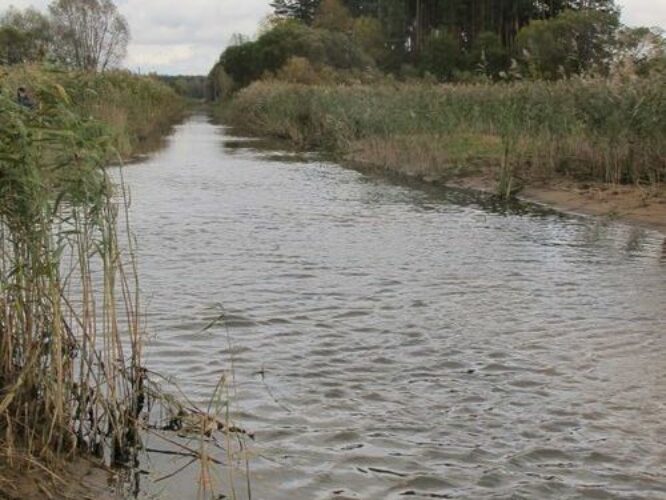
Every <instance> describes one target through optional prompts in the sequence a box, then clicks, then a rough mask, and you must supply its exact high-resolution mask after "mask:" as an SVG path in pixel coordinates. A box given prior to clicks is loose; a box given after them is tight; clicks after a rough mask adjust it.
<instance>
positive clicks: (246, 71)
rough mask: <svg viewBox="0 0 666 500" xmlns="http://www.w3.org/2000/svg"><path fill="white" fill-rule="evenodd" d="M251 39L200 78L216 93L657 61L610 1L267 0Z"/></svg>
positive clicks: (460, 78) (593, 70)
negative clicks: (268, 11) (269, 83)
mask: <svg viewBox="0 0 666 500" xmlns="http://www.w3.org/2000/svg"><path fill="white" fill-rule="evenodd" d="M271 6H272V7H273V15H272V16H271V17H270V18H269V19H267V20H266V21H265V22H264V23H263V25H262V26H261V29H260V32H259V35H258V36H257V37H256V38H255V39H248V38H244V37H242V36H235V37H234V39H233V40H232V43H231V44H230V46H229V47H228V48H227V49H226V50H225V51H224V52H223V53H222V55H221V57H220V59H219V61H218V63H217V64H216V65H215V67H214V68H213V69H212V71H211V73H210V75H209V89H208V92H209V94H210V96H212V97H213V98H215V99H218V98H223V97H224V96H225V95H228V94H229V93H230V92H233V91H234V90H237V89H239V88H242V87H244V86H246V85H248V84H250V83H251V82H253V81H255V80H259V79H265V78H276V79H278V80H285V81H292V82H297V83H306V84H307V83H310V84H312V83H354V82H364V83H371V82H372V81H376V80H377V79H382V78H386V77H387V76H389V77H393V78H398V79H403V80H405V79H411V78H420V79H427V80H434V81H440V82H447V81H449V82H472V81H481V80H484V81H485V80H491V81H497V80H514V79H545V80H557V79H560V78H568V77H571V76H573V75H584V74H585V75H591V76H607V75H609V74H610V72H611V71H612V69H613V68H617V67H619V66H618V65H619V64H620V63H621V64H625V63H626V64H628V66H630V67H631V71H632V72H635V73H636V74H638V75H641V74H647V73H649V72H651V71H661V70H663V69H664V68H666V62H665V61H666V57H665V54H666V43H665V40H664V36H663V33H662V31H660V30H659V29H656V28H628V27H626V26H622V24H621V23H620V12H619V9H618V8H617V6H616V5H615V3H614V1H613V0H275V1H273V2H272V3H271Z"/></svg>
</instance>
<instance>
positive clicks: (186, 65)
mask: <svg viewBox="0 0 666 500" xmlns="http://www.w3.org/2000/svg"><path fill="white" fill-rule="evenodd" d="M616 1H617V3H618V5H619V6H621V7H622V20H623V22H625V23H626V24H629V25H631V26H638V25H640V26H662V27H664V28H666V0H616ZM49 3H50V0H0V11H1V10H4V9H5V8H7V7H9V6H10V5H15V6H16V7H19V8H25V7H29V6H33V7H36V8H39V9H41V10H45V9H46V7H47V6H48V4H49ZM116 3H117V5H118V8H119V10H120V11H121V12H122V13H123V15H125V16H126V17H127V19H128V21H129V23H130V28H131V30H132V42H131V44H130V46H129V50H128V57H127V60H126V62H125V64H126V66H127V67H128V68H130V69H132V70H138V69H141V71H144V72H147V71H156V72H159V73H170V74H176V73H181V74H206V73H207V72H208V71H209V70H210V68H211V67H212V66H213V64H214V63H215V61H216V60H217V58H218V57H219V55H220V53H221V52H222V50H223V49H224V47H225V45H226V44H227V42H228V41H229V39H230V38H231V35H232V34H234V33H242V34H244V35H253V34H255V33H256V31H257V27H258V25H259V22H260V21H261V20H262V19H263V18H264V17H265V16H266V15H267V14H269V13H270V10H271V9H270V7H269V0H179V1H173V0H171V1H168V0H116Z"/></svg>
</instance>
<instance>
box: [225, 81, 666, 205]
mask: <svg viewBox="0 0 666 500" xmlns="http://www.w3.org/2000/svg"><path fill="white" fill-rule="evenodd" d="M665 84H666V79H665V78H664V76H659V75H657V76H653V77H650V78H645V79H640V80H626V81H611V80H604V79H589V80H588V79H582V78H575V79H569V80H562V81H558V82H547V81H531V82H513V83H500V84H498V83H494V84H492V83H488V84H458V85H433V84H427V83H417V84H384V85H378V86H364V85H355V86H354V85H352V86H330V85H329V86H327V85H319V86H316V85H310V86H308V85H300V84H292V83H284V82H279V81H262V82H257V83H254V84H252V85H251V86H249V87H248V88H246V89H244V90H242V91H240V92H239V93H238V94H237V95H236V96H235V97H234V99H233V100H232V101H231V102H230V103H229V104H228V105H227V106H226V108H225V110H224V116H225V117H226V118H227V120H229V122H230V123H231V124H233V125H236V126H239V127H241V128H243V129H245V130H246V131H248V132H251V133H256V134H262V135H270V136H274V137H279V138H283V139H287V140H289V141H291V142H292V143H294V144H296V145H298V146H300V147H307V148H313V147H314V148H324V149H327V150H329V151H332V152H335V153H337V154H338V155H339V156H340V157H342V158H344V159H346V160H350V161H353V162H360V163H363V164H366V165H371V166H375V167H381V168H385V169H388V170H391V171H395V172H398V173H404V174H409V175H416V176H419V177H422V178H429V179H439V180H443V181H446V180H450V179H452V178H456V177H465V176H471V175H478V174H479V173H480V172H482V171H483V172H486V173H487V172H490V175H492V177H493V179H494V181H495V190H496V192H497V194H499V195H501V196H503V197H508V196H511V195H512V194H514V193H516V192H517V191H519V190H520V189H521V188H522V187H523V186H525V185H526V184H527V185H529V184H535V183H543V182H547V181H551V180H553V179H555V178H562V177H565V178H568V179H572V180H575V181H577V182H599V183H611V184H634V185H644V186H649V187H650V188H652V189H658V188H659V186H660V185H661V182H662V181H663V179H664V177H665V176H666V85H665Z"/></svg>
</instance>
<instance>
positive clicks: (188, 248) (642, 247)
mask: <svg viewBox="0 0 666 500" xmlns="http://www.w3.org/2000/svg"><path fill="white" fill-rule="evenodd" d="M225 141H227V142H228V143H232V142H233V144H232V145H233V148H225V147H224V143H225ZM276 154H278V153H276V152H275V151H274V150H273V151H271V150H265V149H256V146H255V147H254V148H253V142H244V141H242V140H240V139H238V138H236V139H234V138H231V137H229V136H227V135H226V131H225V129H223V128H220V127H216V126H213V125H211V124H210V123H208V122H207V121H206V119H205V118H203V117H194V118H193V119H191V120H190V121H188V122H187V123H185V124H184V125H182V126H180V127H178V129H177V131H176V134H175V135H174V136H173V137H172V138H171V140H170V142H169V145H168V147H167V148H166V149H165V150H164V151H162V152H160V153H158V154H157V155H155V156H154V157H153V158H152V159H151V160H149V161H147V162H146V163H144V164H142V165H138V166H134V167H131V168H129V169H127V171H126V179H127V181H128V183H129V185H130V187H131V189H132V194H133V206H132V215H133V221H134V224H135V228H136V231H137V233H138V234H139V236H140V249H139V250H140V264H141V273H142V277H143V281H142V284H143V291H144V295H145V297H146V298H147V300H148V321H149V324H150V327H151V330H152V331H153V332H154V333H155V340H154V341H153V342H152V343H151V346H150V349H149V353H148V362H149V364H150V365H151V367H153V368H156V369H157V370H159V371H161V372H166V373H169V374H172V375H174V376H175V377H176V379H177V380H178V382H179V384H180V385H181V386H182V387H183V388H184V389H185V391H186V392H187V394H188V396H189V397H190V398H191V399H192V400H193V401H195V402H197V403H200V404H204V405H205V402H206V399H207V398H208V396H209V395H210V394H211V393H212V392H213V389H214V386H215V384H216V383H217V381H218V379H219V376H220V373H221V372H222V371H224V370H227V369H228V368H229V360H230V357H231V355H232V354H233V358H234V363H235V368H236V370H235V372H236V373H235V375H236V381H237V397H236V408H237V409H238V417H239V418H240V420H241V421H242V422H243V425H244V426H245V427H247V428H249V429H251V430H252V431H254V432H255V433H256V442H255V443H254V444H253V447H254V450H253V452H254V454H255V455H254V456H255V458H254V459H253V461H252V486H253V490H254V498H265V499H282V498H284V499H294V498H299V499H300V498H303V499H329V498H358V499H373V498H376V499H384V498H412V497H413V498H636V499H642V498H644V499H648V498H650V499H656V498H665V497H666V479H665V477H664V465H665V463H666V452H665V450H666V437H665V436H666V424H665V423H664V422H665V420H664V415H665V413H664V411H665V410H666V365H665V363H664V359H666V356H665V355H666V337H665V336H664V331H666V329H665V328H664V327H665V326H666V316H665V314H664V304H665V303H666V269H665V268H664V266H663V260H664V255H665V253H666V247H665V243H664V242H663V236H661V235H659V234H658V233H655V232H651V231H643V230H636V229H633V228H631V227H627V226H624V225H622V224H618V223H605V224H600V223H598V222H597V221H596V220H592V219H584V218H573V217H563V216H560V215H557V214H554V213H552V212H548V211H539V212H537V211H534V210H533V209H532V208H530V207H525V206H523V205H521V206H515V207H510V208H509V209H507V208H506V207H504V206H499V205H497V206H495V205H493V203H495V202H494V201H493V200H489V199H488V198H484V197H481V198H479V197H478V196H475V195H473V194H471V193H466V192H463V191H453V190H451V191H449V190H443V189H440V188H435V187H427V188H425V187H422V186H421V187H420V188H418V189H417V188H415V187H413V186H409V185H406V184H396V183H394V182H391V181H390V180H387V179H383V178H378V177H372V176H364V175H362V174H360V173H358V172H355V171H352V170H348V169H343V168H340V167H338V166H336V165H332V164H323V163H320V162H317V161H316V160H314V159H313V157H308V161H305V162H304V161H303V159H300V160H298V161H286V160H285V159H284V158H280V159H278V160H276ZM289 160H291V158H290V159H289ZM421 188H422V189H421ZM217 303H220V304H222V305H223V306H224V308H225V310H226V311H227V313H228V314H227V321H226V327H227V328H228V332H229V334H230V337H231V339H232V340H231V343H232V345H231V347H230V345H229V343H228V340H227V333H226V330H225V328H223V327H219V328H214V329H211V330H208V331H207V332H205V333H201V330H202V328H203V327H204V326H205V325H206V318H207V317H209V316H210V314H211V313H210V310H209V307H210V306H211V305H214V304H217ZM161 485H162V487H164V488H165V492H164V493H165V496H167V497H171V498H189V497H191V495H192V494H193V493H192V491H190V490H188V482H187V481H184V480H183V479H182V478H180V479H173V480H171V481H166V482H164V483H161ZM189 486H191V485H189Z"/></svg>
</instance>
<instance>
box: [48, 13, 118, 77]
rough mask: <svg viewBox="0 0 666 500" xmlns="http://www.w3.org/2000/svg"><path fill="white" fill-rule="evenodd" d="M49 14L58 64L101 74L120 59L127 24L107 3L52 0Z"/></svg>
mask: <svg viewBox="0 0 666 500" xmlns="http://www.w3.org/2000/svg"><path fill="white" fill-rule="evenodd" d="M49 11H50V13H51V19H52V23H53V30H54V33H55V36H56V37H57V38H58V44H57V45H56V47H55V52H56V55H57V56H58V58H59V59H60V61H61V62H63V63H65V64H67V65H69V66H72V67H75V68H77V69H82V70H86V71H104V70H105V69H107V68H110V67H113V66H116V65H117V64H119V63H120V62H121V61H122V60H123V59H124V57H125V54H126V52H127V44H128V43H129V39H130V31H129V25H128V24H127V20H126V19H125V18H124V17H123V16H122V15H121V14H120V13H119V12H118V9H117V8H116V6H115V5H114V3H113V2H112V1H111V0H56V1H54V2H53V3H52V4H51V5H50V7H49Z"/></svg>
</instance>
